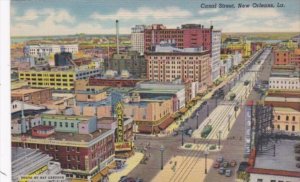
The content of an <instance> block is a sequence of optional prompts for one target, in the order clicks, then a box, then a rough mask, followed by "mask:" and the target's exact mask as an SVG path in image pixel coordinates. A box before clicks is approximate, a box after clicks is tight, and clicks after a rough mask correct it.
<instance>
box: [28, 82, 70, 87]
mask: <svg viewBox="0 0 300 182" xmlns="http://www.w3.org/2000/svg"><path fill="white" fill-rule="evenodd" d="M31 85H39V86H43V85H46V86H48V85H50V86H61V85H63V86H70V87H72V86H74V84H73V83H70V84H67V83H63V84H61V83H56V84H55V83H50V84H49V83H43V82H38V83H35V82H33V83H31Z"/></svg>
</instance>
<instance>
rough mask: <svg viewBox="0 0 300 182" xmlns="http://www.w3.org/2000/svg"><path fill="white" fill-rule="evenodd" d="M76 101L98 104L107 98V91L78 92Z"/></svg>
mask: <svg viewBox="0 0 300 182" xmlns="http://www.w3.org/2000/svg"><path fill="white" fill-rule="evenodd" d="M75 98H76V101H79V102H98V101H101V100H104V99H106V98H107V94H106V92H105V91H76V93H75Z"/></svg>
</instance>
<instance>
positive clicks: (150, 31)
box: [144, 24, 213, 51]
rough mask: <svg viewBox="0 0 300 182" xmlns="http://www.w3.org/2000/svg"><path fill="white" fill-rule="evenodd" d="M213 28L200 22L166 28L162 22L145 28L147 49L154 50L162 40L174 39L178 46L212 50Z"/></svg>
mask: <svg viewBox="0 0 300 182" xmlns="http://www.w3.org/2000/svg"><path fill="white" fill-rule="evenodd" d="M212 28H213V27H211V28H204V26H203V25H200V24H186V25H182V26H181V28H172V29H170V28H166V27H165V26H164V25H162V24H154V25H151V26H148V27H146V28H145V30H144V41H145V44H144V45H145V51H153V50H154V48H155V46H156V45H157V44H159V43H160V42H161V41H169V40H172V41H174V42H175V43H176V47H177V48H181V49H183V48H190V47H193V48H197V47H203V49H204V50H208V51H211V48H212V46H211V37H212Z"/></svg>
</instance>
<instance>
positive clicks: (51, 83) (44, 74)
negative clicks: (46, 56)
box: [19, 67, 103, 90]
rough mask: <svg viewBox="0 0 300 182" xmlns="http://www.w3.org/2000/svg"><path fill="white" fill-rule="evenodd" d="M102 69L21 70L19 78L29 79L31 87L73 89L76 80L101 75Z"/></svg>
mask: <svg viewBox="0 0 300 182" xmlns="http://www.w3.org/2000/svg"><path fill="white" fill-rule="evenodd" d="M102 72H103V70H101V69H97V68H96V69H69V68H68V67H67V68H65V69H52V70H43V71H35V70H30V71H21V72H19V79H20V80H25V81H28V83H29V85H30V86H31V87H42V88H45V87H46V88H53V89H55V90H73V89H74V80H78V79H87V78H89V77H96V76H101V74H102Z"/></svg>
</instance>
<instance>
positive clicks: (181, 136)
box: [181, 127, 183, 146]
mask: <svg viewBox="0 0 300 182" xmlns="http://www.w3.org/2000/svg"><path fill="white" fill-rule="evenodd" d="M181 146H183V127H181Z"/></svg>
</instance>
